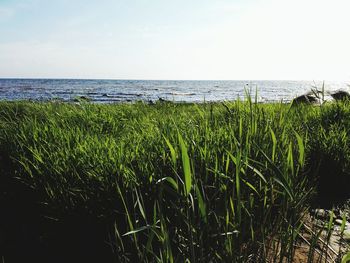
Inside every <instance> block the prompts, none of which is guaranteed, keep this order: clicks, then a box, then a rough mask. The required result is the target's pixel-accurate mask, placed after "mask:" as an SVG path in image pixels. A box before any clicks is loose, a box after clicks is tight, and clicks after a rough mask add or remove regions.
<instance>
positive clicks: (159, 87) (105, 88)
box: [0, 78, 349, 103]
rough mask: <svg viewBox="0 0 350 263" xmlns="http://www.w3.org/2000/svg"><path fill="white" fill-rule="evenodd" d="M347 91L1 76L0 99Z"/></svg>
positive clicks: (206, 98) (299, 84)
mask: <svg viewBox="0 0 350 263" xmlns="http://www.w3.org/2000/svg"><path fill="white" fill-rule="evenodd" d="M322 87H324V90H325V91H326V92H332V91H335V90H346V91H348V90H349V86H348V82H345V81H287V80H282V81H281V80H278V81H276V80H222V81H220V80H107V79H4V78H2V79H0V100H32V101H50V100H60V101H66V102H73V101H76V99H77V98H81V97H84V98H87V99H89V100H90V101H91V102H93V103H125V102H136V101H144V102H155V101H158V100H168V101H173V102H197V103H201V102H214V101H232V100H237V99H241V100H242V99H244V98H245V97H246V96H247V94H250V95H251V97H252V98H253V99H255V94H257V101H259V102H289V101H291V100H292V99H293V98H294V97H296V96H299V95H302V94H305V93H307V92H308V91H310V90H311V89H315V88H317V89H319V90H322Z"/></svg>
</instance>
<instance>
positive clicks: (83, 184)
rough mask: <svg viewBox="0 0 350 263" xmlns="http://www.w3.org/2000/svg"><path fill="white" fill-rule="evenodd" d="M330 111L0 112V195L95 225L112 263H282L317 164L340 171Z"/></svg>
mask: <svg viewBox="0 0 350 263" xmlns="http://www.w3.org/2000/svg"><path fill="white" fill-rule="evenodd" d="M248 95H249V94H248ZM337 107H340V113H341V114H345V115H346V114H347V108H346V106H345V105H344V104H337V105H324V106H322V108H315V107H303V106H300V107H297V108H290V107H289V105H285V104H264V105H261V104H257V103H253V102H252V101H251V100H249V99H248V101H246V102H240V101H236V102H225V103H214V104H211V103H209V104H206V103H205V104H175V103H157V104H155V105H145V104H143V103H136V104H121V105H96V104H84V103H83V104H80V105H74V104H60V103H29V102H1V103H0V128H1V129H0V165H1V167H0V169H1V180H2V182H4V184H3V185H4V187H3V188H2V189H1V190H2V193H5V192H6V191H7V192H11V194H10V195H13V196H16V198H15V199H16V200H15V201H16V202H15V204H16V205H17V206H18V209H24V207H25V206H27V205H28V204H32V205H34V206H35V207H36V208H35V211H28V212H29V213H34V214H37V215H40V217H41V216H44V217H45V218H50V220H52V219H54V220H55V221H58V222H65V224H69V222H70V221H69V220H70V218H79V220H82V221H84V220H87V219H86V218H89V220H90V221H92V222H95V223H96V225H99V224H100V223H101V222H102V225H105V226H106V227H105V229H104V230H103V231H105V235H104V236H103V235H102V236H103V238H104V239H105V240H104V241H106V240H107V241H108V244H109V247H110V250H111V253H112V254H113V257H112V258H113V259H114V260H115V261H122V262H124V261H128V260H131V261H133V260H134V261H144V262H154V261H157V262H185V261H187V262H197V261H198V262H207V261H230V262H235V261H238V262H247V261H249V260H250V261H255V260H258V261H264V260H265V259H266V258H270V259H274V261H281V262H282V261H287V262H292V260H293V256H294V245H295V243H296V241H297V238H298V229H300V228H301V225H302V218H303V216H304V213H305V212H306V210H307V208H308V206H307V204H308V201H309V200H310V197H311V196H312V193H313V190H314V188H313V183H314V179H315V176H316V175H315V174H314V173H315V171H316V170H317V168H319V167H320V165H322V161H323V160H324V159H323V156H324V154H333V155H331V156H333V157H334V160H336V161H338V159H337V158H338V157H339V158H343V159H341V162H343V163H342V165H343V167H347V165H348V160H349V159H348V155H347V154H348V150H347V148H346V149H345V154H344V155H342V154H341V153H343V150H344V148H343V147H342V145H343V143H347V138H348V137H347V130H346V129H347V128H348V127H349V122H348V121H347V120H346V121H340V122H339V121H336V124H333V123H332V122H334V121H335V120H334V119H333V118H332V114H333V112H334V110H337ZM339 132H340V134H342V135H341V136H340V138H339V136H336V135H335V134H339ZM318 136H322V137H321V138H322V139H324V140H323V141H319V138H320V137H318ZM334 143H335V144H334ZM320 156H321V157H322V158H321V157H320ZM330 180H331V179H330ZM347 180H348V179H347ZM5 183H6V184H5ZM5 186H6V187H5ZM24 189H25V191H24ZM4 196H5V195H4ZM8 196H9V195H8V194H7V195H6V198H8V199H7V200H12V201H13V199H11V198H9V197H8ZM4 198H5V197H4ZM13 202H14V201H13ZM26 211H27V210H26ZM48 220H49V219H48ZM82 224H83V222H82ZM92 225H94V224H92ZM48 226H50V227H52V224H51V223H50V224H48ZM45 231H46V232H47V233H51V232H50V231H51V230H50V231H48V230H47V229H45V230H43V232H45ZM52 231H53V230H52ZM86 231H89V230H88V229H87V230H86ZM101 231H102V230H101ZM52 235H53V234H52ZM54 238H55V237H54V235H53V237H50V236H49V237H47V240H51V239H54ZM66 242H68V243H69V237H67V240H66ZM101 242H103V241H101ZM100 256H101V255H100Z"/></svg>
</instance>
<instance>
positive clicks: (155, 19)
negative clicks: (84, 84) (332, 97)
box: [0, 0, 350, 80]
mask: <svg viewBox="0 0 350 263" xmlns="http://www.w3.org/2000/svg"><path fill="white" fill-rule="evenodd" d="M348 2H350V1H348V0H237V1H235V0H231V1H230V0H187V1H185V0H172V1H168V0H100V1H89V0H84V1H83V0H50V1H47V0H0V77H39V78H40V77H45V78H114V79H118V78H121V79H308V80H316V79H319V80H332V79H338V80H350V70H349V68H350V67H349V64H350V51H349V50H350V48H349V47H350V27H349V25H350V16H349V14H348V12H349V10H350V3H348Z"/></svg>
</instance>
